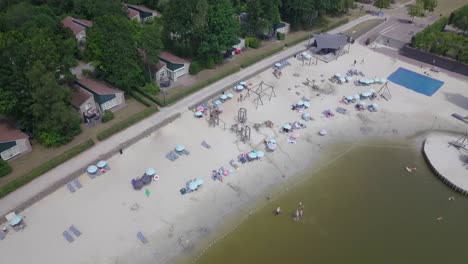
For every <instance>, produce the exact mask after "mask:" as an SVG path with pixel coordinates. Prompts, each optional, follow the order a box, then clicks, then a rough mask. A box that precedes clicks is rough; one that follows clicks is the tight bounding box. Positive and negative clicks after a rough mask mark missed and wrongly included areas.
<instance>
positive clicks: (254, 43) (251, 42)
mask: <svg viewBox="0 0 468 264" xmlns="http://www.w3.org/2000/svg"><path fill="white" fill-rule="evenodd" d="M245 46H247V47H249V48H254V49H257V48H259V47H260V40H258V39H257V38H254V37H250V38H246V39H245Z"/></svg>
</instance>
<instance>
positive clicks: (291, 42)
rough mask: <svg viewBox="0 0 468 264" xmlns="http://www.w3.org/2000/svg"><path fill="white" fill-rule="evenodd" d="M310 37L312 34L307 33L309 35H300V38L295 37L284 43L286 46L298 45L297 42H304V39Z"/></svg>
mask: <svg viewBox="0 0 468 264" xmlns="http://www.w3.org/2000/svg"><path fill="white" fill-rule="evenodd" d="M309 37H310V35H309V34H307V35H305V36H302V37H300V38H298V39H293V40H291V41H286V43H285V44H284V46H285V47H289V46H294V45H296V44H297V43H300V42H302V41H305V40H308V39H309Z"/></svg>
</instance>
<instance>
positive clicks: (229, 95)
mask: <svg viewBox="0 0 468 264" xmlns="http://www.w3.org/2000/svg"><path fill="white" fill-rule="evenodd" d="M226 96H227V97H228V98H233V97H234V95H233V94H232V93H228V94H226Z"/></svg>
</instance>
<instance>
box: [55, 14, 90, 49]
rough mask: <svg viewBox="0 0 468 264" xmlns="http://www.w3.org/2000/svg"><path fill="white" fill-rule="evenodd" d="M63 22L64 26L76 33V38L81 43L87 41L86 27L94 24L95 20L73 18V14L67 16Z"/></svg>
mask: <svg viewBox="0 0 468 264" xmlns="http://www.w3.org/2000/svg"><path fill="white" fill-rule="evenodd" d="M62 24H63V27H65V28H69V29H70V30H71V31H72V32H73V35H75V38H76V40H77V41H78V43H80V44H84V42H86V29H87V28H90V27H92V26H93V22H92V21H90V20H86V19H78V18H73V17H71V16H67V17H66V18H65V19H64V20H63V22H62Z"/></svg>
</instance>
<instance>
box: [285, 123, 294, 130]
mask: <svg viewBox="0 0 468 264" xmlns="http://www.w3.org/2000/svg"><path fill="white" fill-rule="evenodd" d="M283 128H284V129H287V130H290V129H291V128H292V127H291V125H290V124H284V125H283Z"/></svg>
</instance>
